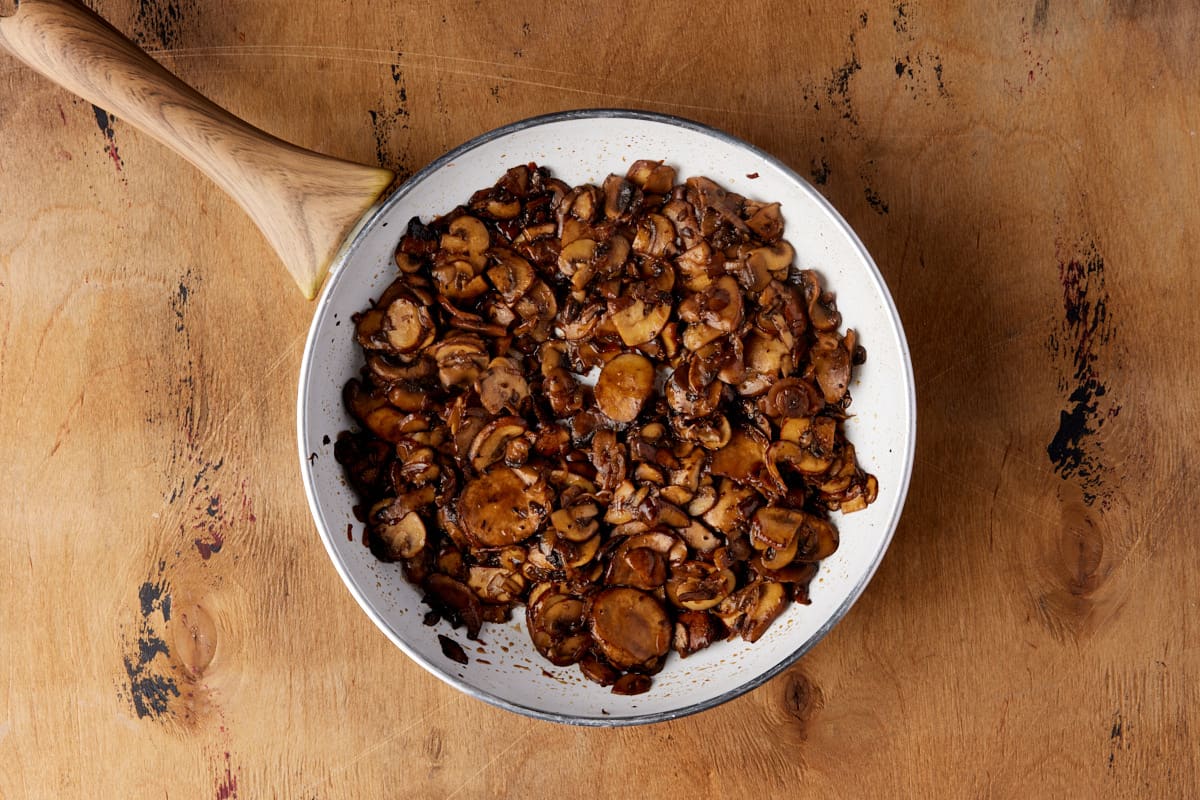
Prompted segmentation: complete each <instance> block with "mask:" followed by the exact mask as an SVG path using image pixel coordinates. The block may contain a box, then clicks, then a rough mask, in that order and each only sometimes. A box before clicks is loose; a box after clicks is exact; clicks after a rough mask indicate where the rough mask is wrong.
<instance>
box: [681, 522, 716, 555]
mask: <svg viewBox="0 0 1200 800" xmlns="http://www.w3.org/2000/svg"><path fill="white" fill-rule="evenodd" d="M679 535H680V536H682V537H683V540H684V541H685V542H687V544H688V547H690V548H692V549H693V550H695V551H696V552H697V553H711V552H713V551H714V550H716V549H717V548H718V547H720V546H721V539H720V537H718V536H717V535H716V534H715V533H713V532H712V531H711V530H709V529H708V526H707V525H705V524H704V523H703V522H701V521H700V520H697V519H694V520H692V521H691V522H690V523H689V524H688V525H687V527H682V528H679Z"/></svg>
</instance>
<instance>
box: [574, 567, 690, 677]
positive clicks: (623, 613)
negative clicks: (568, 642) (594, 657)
mask: <svg viewBox="0 0 1200 800" xmlns="http://www.w3.org/2000/svg"><path fill="white" fill-rule="evenodd" d="M588 629H589V630H590V631H591V634H592V638H593V639H594V640H595V642H596V646H597V647H598V648H599V649H600V652H601V653H603V654H604V657H605V658H606V659H608V661H609V662H610V663H611V664H612V665H613V666H615V667H618V668H620V669H630V668H632V667H642V666H645V665H647V664H648V663H649V662H652V661H654V660H655V659H658V658H661V657H662V656H664V655H666V654H667V651H668V650H669V649H670V647H671V634H672V632H673V631H672V627H671V618H670V617H669V616H668V615H667V612H666V610H665V609H664V608H663V607H662V604H661V603H660V602H659V601H658V600H657V599H655V598H654V597H653V596H652V595H649V594H646V593H645V592H642V591H639V590H637V589H630V588H627V587H616V588H611V589H605V590H604V591H602V592H600V593H599V594H597V595H595V596H594V597H593V598H592V600H591V603H590V607H589V609H588Z"/></svg>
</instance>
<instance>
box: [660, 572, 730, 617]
mask: <svg viewBox="0 0 1200 800" xmlns="http://www.w3.org/2000/svg"><path fill="white" fill-rule="evenodd" d="M736 585H737V578H736V577H735V576H734V574H733V572H731V571H730V570H727V569H718V568H717V567H715V566H713V565H712V564H706V563H704V562H703V561H685V562H684V563H682V564H676V565H674V566H673V567H671V577H670V578H668V579H667V598H668V599H669V600H670V601H671V602H672V603H673V604H675V605H676V606H678V607H679V608H684V609H687V610H688V611H707V610H708V609H710V608H714V607H715V606H717V605H718V604H719V603H720V602H721V601H722V600H724V599H725V598H726V597H728V596H729V594H730V593H731V592H732V591H733V590H734V587H735V586H736Z"/></svg>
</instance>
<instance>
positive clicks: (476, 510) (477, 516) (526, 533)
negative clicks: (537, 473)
mask: <svg viewBox="0 0 1200 800" xmlns="http://www.w3.org/2000/svg"><path fill="white" fill-rule="evenodd" d="M549 502H550V490H549V486H548V485H547V484H546V483H545V482H544V481H534V482H530V481H528V480H526V478H525V477H524V476H523V475H522V474H521V473H520V472H518V471H517V470H515V469H513V468H512V467H508V466H499V465H497V466H493V467H492V468H491V469H490V470H488V471H487V472H485V473H484V474H483V475H480V476H479V477H478V478H475V479H473V480H471V481H468V482H467V484H466V486H464V487H463V490H462V494H461V495H459V498H458V504H457V506H458V509H457V510H458V517H459V519H460V520H461V522H462V526H463V530H464V531H465V532H466V534H467V537H468V538H469V539H470V540H471V542H472V543H473V544H475V545H476V546H477V547H504V546H506V545H510V544H516V543H517V542H522V541H524V540H525V539H528V538H529V537H530V536H532V535H533V534H535V533H537V531H538V529H539V528H540V527H541V526H542V523H543V522H545V520H546V516H547V508H548V506H549Z"/></svg>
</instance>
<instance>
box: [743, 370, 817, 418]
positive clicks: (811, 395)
mask: <svg viewBox="0 0 1200 800" xmlns="http://www.w3.org/2000/svg"><path fill="white" fill-rule="evenodd" d="M824 404H825V403H824V400H823V399H822V397H821V395H820V393H818V392H817V390H816V389H815V388H814V387H813V386H812V384H810V383H808V382H807V381H804V380H801V379H800V378H784V379H783V380H781V381H776V383H775V385H774V386H772V387H771V389H770V391H768V392H767V396H766V397H764V398H763V399H762V400H760V401H759V404H758V407H759V409H761V410H762V412H763V413H764V414H766V415H767V416H768V417H770V418H771V419H773V420H779V421H781V422H782V420H784V419H786V418H788V417H811V416H812V415H813V414H816V413H817V412H818V411H820V410H821V409H822V407H824Z"/></svg>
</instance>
